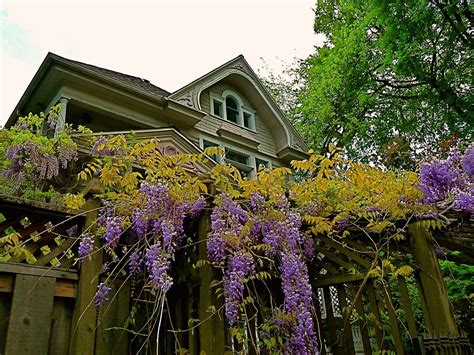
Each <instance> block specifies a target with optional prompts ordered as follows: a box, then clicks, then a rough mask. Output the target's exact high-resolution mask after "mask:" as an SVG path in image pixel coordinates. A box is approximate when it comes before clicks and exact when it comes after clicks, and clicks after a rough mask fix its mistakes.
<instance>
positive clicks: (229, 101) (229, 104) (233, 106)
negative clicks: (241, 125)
mask: <svg viewBox="0 0 474 355" xmlns="http://www.w3.org/2000/svg"><path fill="white" fill-rule="evenodd" d="M225 105H226V106H227V107H229V108H231V109H234V110H235V111H238V110H239V106H238V104H237V101H236V100H234V99H233V98H232V97H227V98H226V99H225Z"/></svg>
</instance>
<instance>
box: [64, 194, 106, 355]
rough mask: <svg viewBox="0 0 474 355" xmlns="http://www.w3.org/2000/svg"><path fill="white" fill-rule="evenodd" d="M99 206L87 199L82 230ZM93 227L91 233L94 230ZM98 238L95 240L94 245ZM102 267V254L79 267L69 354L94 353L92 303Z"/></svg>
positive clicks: (97, 254)
mask: <svg viewBox="0 0 474 355" xmlns="http://www.w3.org/2000/svg"><path fill="white" fill-rule="evenodd" d="M99 206H100V204H99V202H98V201H96V200H94V199H89V200H88V201H87V203H86V206H85V209H86V210H89V212H88V213H87V215H86V221H85V226H84V228H88V227H90V226H91V225H92V224H94V223H96V222H95V221H96V220H97V214H98V208H99ZM95 227H96V226H94V227H93V228H91V232H92V231H94V230H95ZM98 242H99V238H98V237H96V238H95V245H97V243H98ZM101 265H102V253H101V252H98V253H94V254H93V255H92V256H91V257H90V260H88V259H86V260H85V261H84V263H83V264H82V265H81V272H80V274H79V283H78V287H77V298H76V304H75V305H74V311H73V314H72V323H71V342H70V345H69V354H71V355H72V354H80V355H88V354H94V351H95V338H96V337H95V332H96V308H95V306H94V304H93V302H92V300H93V299H94V295H95V292H96V290H97V285H98V283H99V277H98V275H99V271H100V268H101Z"/></svg>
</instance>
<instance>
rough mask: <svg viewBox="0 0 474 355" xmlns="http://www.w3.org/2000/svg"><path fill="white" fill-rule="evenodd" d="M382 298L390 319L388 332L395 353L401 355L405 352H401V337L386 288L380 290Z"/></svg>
mask: <svg viewBox="0 0 474 355" xmlns="http://www.w3.org/2000/svg"><path fill="white" fill-rule="evenodd" d="M382 292H383V296H384V303H385V309H386V310H387V313H388V318H389V319H390V332H391V335H392V337H393V342H394V343H395V351H396V353H397V354H398V355H403V354H404V353H405V352H404V350H403V342H402V335H401V333H400V328H399V327H398V319H397V314H396V313H395V308H394V305H393V300H392V297H390V291H389V289H388V288H384V289H383V290H382Z"/></svg>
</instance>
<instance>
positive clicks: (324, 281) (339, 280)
mask: <svg viewBox="0 0 474 355" xmlns="http://www.w3.org/2000/svg"><path fill="white" fill-rule="evenodd" d="M364 277H365V275H364V274H348V273H344V274H339V275H331V276H324V277H321V278H318V279H317V280H314V281H313V282H312V283H311V285H312V286H313V288H320V287H325V286H333V285H338V284H344V283H350V282H355V281H361V280H363V279H364Z"/></svg>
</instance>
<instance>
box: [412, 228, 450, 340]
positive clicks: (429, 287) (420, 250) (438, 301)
mask: <svg viewBox="0 0 474 355" xmlns="http://www.w3.org/2000/svg"><path fill="white" fill-rule="evenodd" d="M408 230H409V232H410V234H411V236H412V238H411V243H412V247H413V255H414V257H415V260H416V262H417V264H418V265H419V266H420V270H419V276H420V283H421V287H422V289H423V292H424V294H425V296H426V297H425V301H426V306H427V310H428V312H429V314H430V318H431V324H432V326H433V331H434V333H435V334H436V335H442V336H459V333H458V329H457V326H456V322H455V320H454V315H453V312H452V309H451V304H450V303H449V299H448V293H447V292H446V288H445V286H444V281H443V276H442V275H441V270H440V268H439V262H438V258H437V257H436V251H435V248H434V240H433V237H432V236H431V233H430V232H429V231H428V230H426V229H424V228H422V227H421V225H420V224H419V223H412V224H411V225H410V226H409V227H408Z"/></svg>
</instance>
